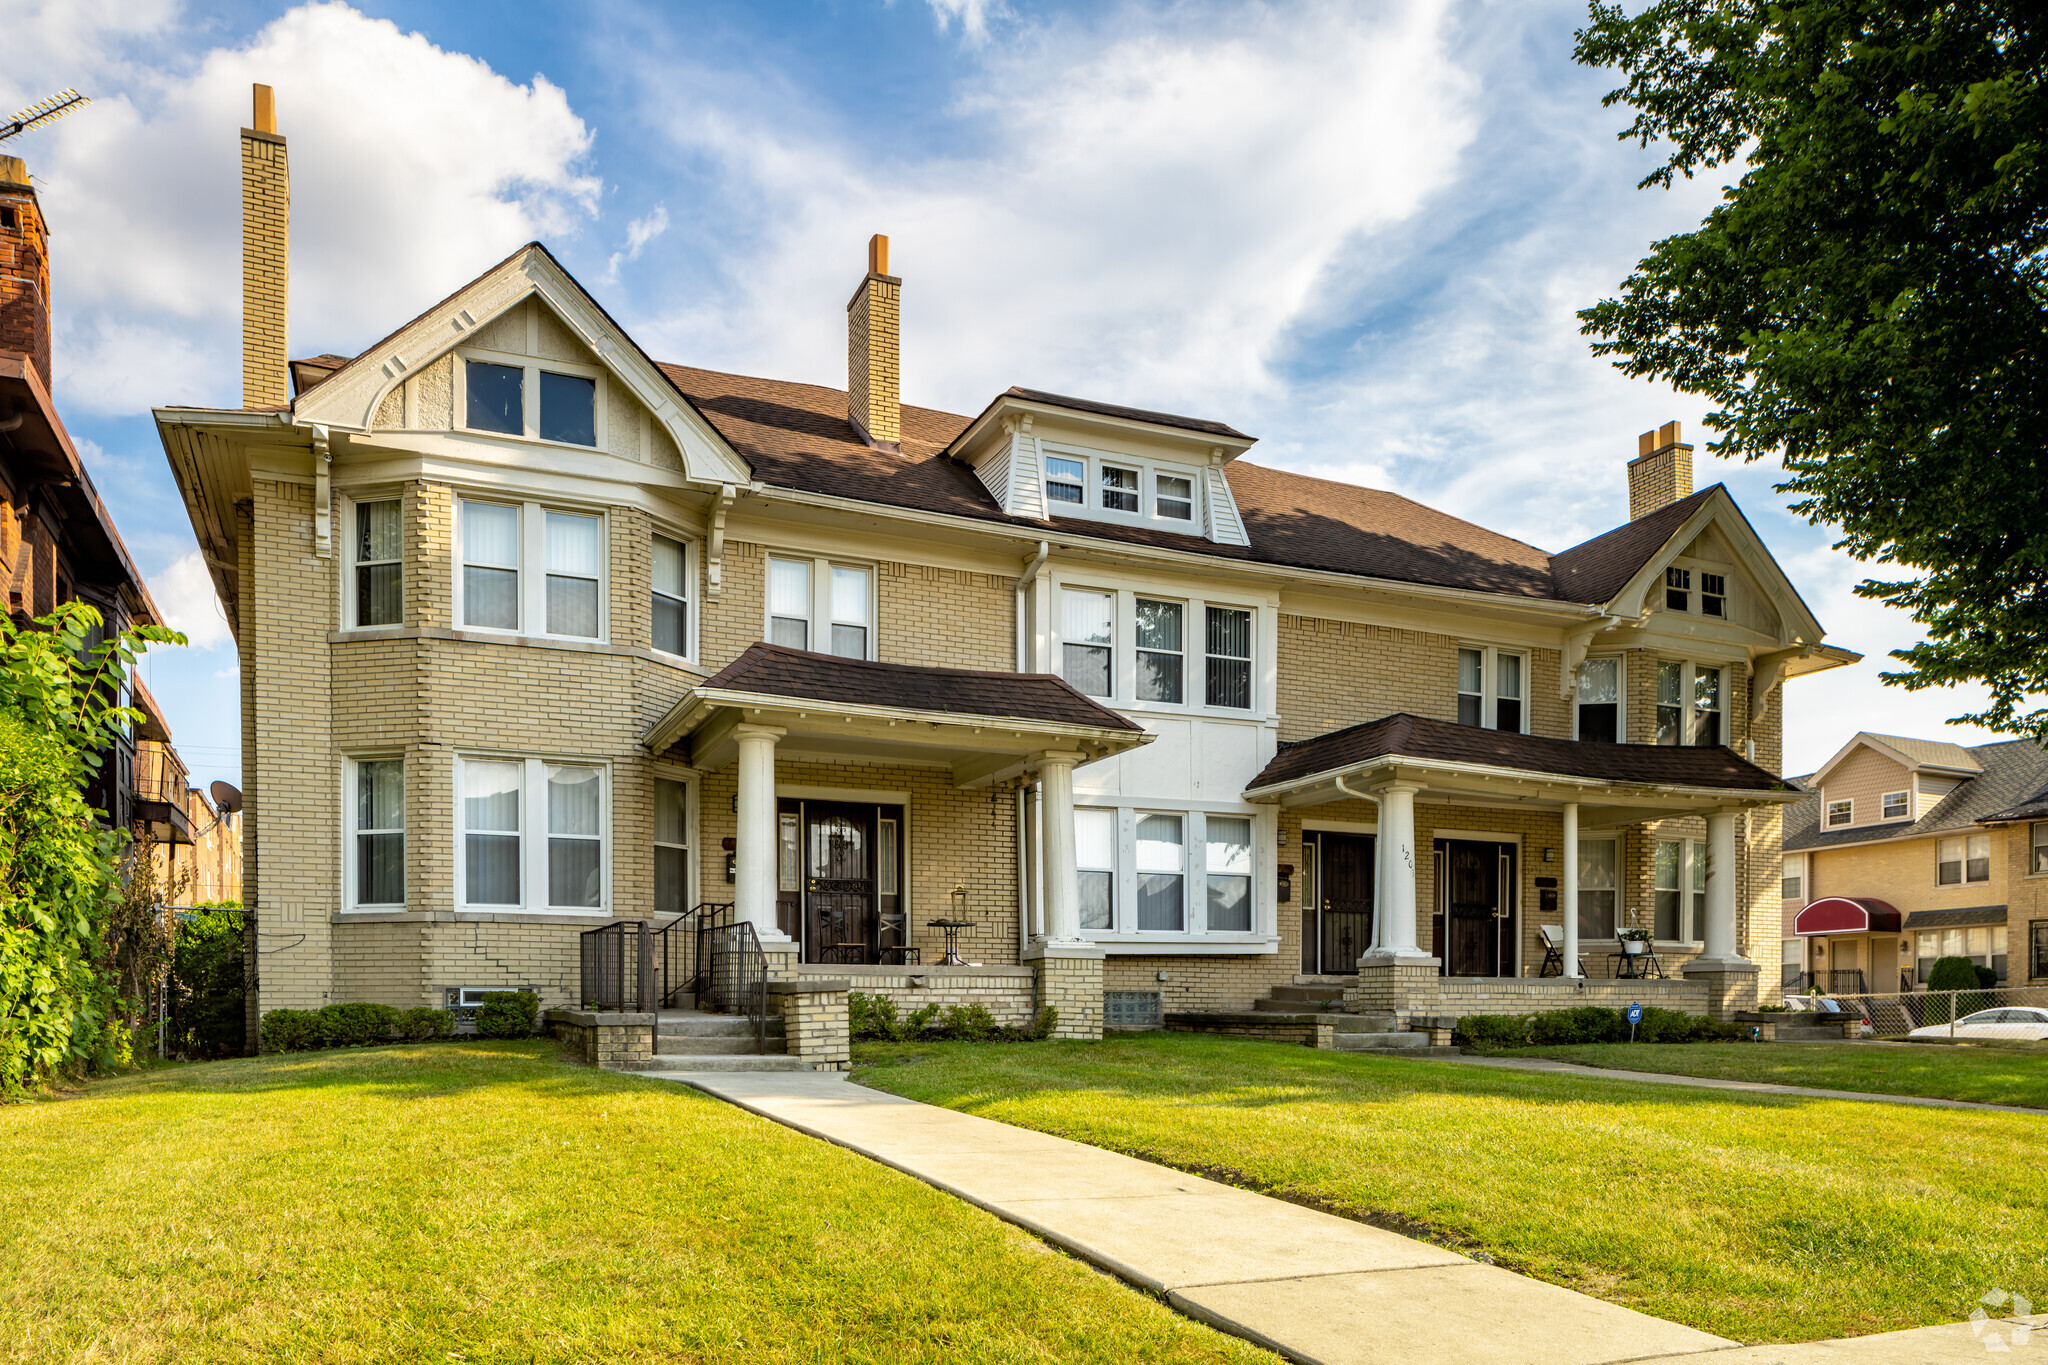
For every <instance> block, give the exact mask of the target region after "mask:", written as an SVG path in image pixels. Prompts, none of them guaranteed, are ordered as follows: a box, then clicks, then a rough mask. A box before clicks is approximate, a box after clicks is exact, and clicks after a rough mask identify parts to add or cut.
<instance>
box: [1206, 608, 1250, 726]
mask: <svg viewBox="0 0 2048 1365" xmlns="http://www.w3.org/2000/svg"><path fill="white" fill-rule="evenodd" d="M1205 610H1206V611H1207V613H1208V622H1207V624H1208V630H1207V640H1206V641H1205V643H1206V645H1207V647H1208V679H1207V688H1206V690H1205V692H1204V694H1203V700H1205V701H1206V702H1208V704H1209V705H1211V706H1228V707H1232V708H1235V709H1238V710H1243V711H1249V710H1250V709H1251V705H1252V614H1251V612H1249V611H1247V610H1245V609H1244V608H1242V607H1208V608H1206V609H1205Z"/></svg>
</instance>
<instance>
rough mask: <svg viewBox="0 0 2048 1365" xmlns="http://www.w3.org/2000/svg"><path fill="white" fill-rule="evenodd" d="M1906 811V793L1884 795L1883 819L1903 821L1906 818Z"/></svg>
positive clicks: (1887, 793)
mask: <svg viewBox="0 0 2048 1365" xmlns="http://www.w3.org/2000/svg"><path fill="white" fill-rule="evenodd" d="M1907 809H1908V806H1907V802H1906V793H1904V792H1886V793H1885V794H1884V806H1883V810H1884V818H1885V819H1887V820H1903V819H1905V818H1906V811H1907Z"/></svg>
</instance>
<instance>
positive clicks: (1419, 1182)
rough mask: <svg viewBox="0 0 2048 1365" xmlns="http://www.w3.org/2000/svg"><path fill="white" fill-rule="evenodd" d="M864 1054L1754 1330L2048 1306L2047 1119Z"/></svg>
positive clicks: (1545, 1085)
mask: <svg viewBox="0 0 2048 1365" xmlns="http://www.w3.org/2000/svg"><path fill="white" fill-rule="evenodd" d="M855 1061H856V1064H857V1068H858V1070H857V1079H859V1080H861V1081H862V1082H863V1083H865V1084H868V1085H873V1086H876V1087H878V1088H880V1089H884V1090H889V1091H893V1092H895V1093H898V1094H902V1095H908V1096H911V1097H913V1098H916V1099H920V1100H925V1101H928V1102H930V1103H933V1104H943V1105H947V1106H950V1107H952V1108H956V1109H962V1110H966V1111H969V1112H972V1113H976V1114H980V1115H983V1116H985V1117H988V1118H993V1119H1000V1120H1002V1121H1004V1122H1007V1123H1014V1124H1018V1125H1021V1126H1023V1127H1027V1128H1036V1129H1040V1130H1043V1131H1045V1132H1050V1133H1058V1134H1060V1135H1062V1136H1065V1137H1070V1138H1076V1139H1079V1140H1081V1141H1084V1142H1090V1143H1094V1144H1096V1145H1098V1146H1102V1147H1109V1148H1113V1149H1115V1150H1118V1151H1123V1152H1129V1153H1133V1154H1136V1155H1139V1156H1146V1157H1151V1158H1153V1159H1155V1160H1160V1161H1164V1162H1166V1163H1167V1164H1169V1165H1173V1166H1177V1167H1180V1168H1182V1169H1186V1170H1194V1171H1202V1172H1206V1173H1210V1174H1216V1175H1219V1177H1220V1178H1224V1179H1234V1180H1235V1181H1236V1183H1240V1184H1244V1185H1247V1186H1250V1187H1251V1188H1255V1189H1264V1190H1270V1191H1273V1192H1275V1193H1277V1194H1280V1195H1282V1196H1284V1197H1287V1198H1292V1199H1297V1200H1302V1201H1304V1202H1309V1203H1313V1204H1316V1205H1318V1206H1320V1207H1324V1208H1328V1209H1332V1210H1334V1211H1337V1212H1341V1213H1346V1214H1350V1215H1353V1216H1357V1217H1363V1218H1367V1219H1370V1220H1372V1221H1375V1222H1379V1223H1382V1224H1383V1225H1385V1226H1391V1227H1396V1228H1400V1229H1403V1230H1409V1229H1423V1230H1427V1232H1428V1234H1429V1235H1433V1236H1435V1237H1436V1238H1438V1239H1439V1240H1441V1241H1443V1242H1445V1243H1447V1244H1450V1245H1453V1246H1456V1247H1459V1248H1461V1249H1464V1250H1467V1251H1471V1252H1484V1253H1486V1254H1488V1255H1490V1256H1491V1257H1492V1258H1493V1259H1494V1260H1496V1261H1497V1262H1499V1263H1500V1264H1502V1265H1506V1266H1509V1267H1511V1268H1513V1269H1516V1270H1521V1271H1524V1272H1526V1273H1528V1274H1532V1275H1536V1276H1540V1277H1541V1278H1543V1279H1546V1280H1551V1281H1554V1282H1556V1283H1559V1284H1564V1285H1569V1286H1571V1287H1573V1288H1577V1289H1581V1290H1584V1291H1586V1292H1587V1293H1591V1294H1596V1295H1598V1296H1600V1297H1602V1298H1606V1299H1610V1300H1612V1301H1614V1302H1617V1303H1624V1304H1627V1305H1629V1306H1630V1307H1633V1308H1639V1309H1641V1310H1643V1311H1644V1312H1647V1313H1654V1314H1656V1315H1658V1316H1659V1317H1665V1318H1671V1319H1674V1320H1676V1321H1679V1322H1684V1323H1688V1324H1690V1325H1692V1326H1694V1327H1699V1328H1703V1329H1704V1330H1706V1331H1709V1332H1717V1333H1720V1334H1722V1335H1724V1336H1730V1337H1735V1338H1738V1339H1741V1340H1745V1341H1806V1340H1813V1339H1816V1338H1822V1337H1833V1336H1845V1335H1860V1334H1864V1333H1869V1332H1879V1331H1886V1330H1889V1329H1893V1328H1900V1327H1911V1326H1920V1325H1925V1324H1930V1323H1937V1322H1953V1321H1955V1320H1957V1319H1959V1318H1962V1317H1965V1316H1967V1315H1968V1313H1969V1311H1970V1309H1971V1308H1973V1307H1975V1306H1976V1304H1977V1298H1978V1296H1979V1295H1980V1294H1983V1293H1984V1292H1985V1291H1986V1290H1988V1289H1990V1288H1992V1287H1994V1286H1997V1287H2000V1288H2004V1289H2006V1290H2009V1291H2018V1292H2021V1293H2024V1294H2026V1295H2027V1296H2028V1297H2029V1298H2031V1299H2033V1300H2034V1301H2035V1302H2037V1303H2041V1302H2048V1180H2043V1179H2042V1178H2041V1162H2042V1154H2043V1153H2044V1152H2048V1117H2044V1118H2035V1117H2034V1116H2032V1115H2025V1114H1996V1113H1972V1112H1968V1111H1961V1110H1946V1109H1942V1110H1936V1109H1914V1108H1907V1107H1903V1106H1897V1105H1878V1104H1860V1103H1854V1102H1849V1101H1833V1100H1802V1099H1794V1098H1788V1097H1777V1096H1748V1095H1730V1094H1727V1093H1725V1092H1720V1091H1712V1090H1693V1089H1685V1088H1681V1087H1675V1086H1668V1085H1656V1084H1651V1083H1647V1082H1638V1083H1630V1082H1627V1081H1616V1080H1609V1079H1606V1078H1595V1077H1585V1078H1581V1077H1574V1076H1558V1075H1550V1074H1544V1073H1536V1072H1514V1071H1502V1070H1493V1069H1488V1068H1482V1067H1474V1066H1463V1065H1457V1064H1452V1063H1433V1062H1427V1061H1405V1060H1391V1059H1385V1058H1376V1057H1371V1056H1364V1055H1359V1054H1355V1053H1331V1052H1316V1051H1313V1050H1310V1049H1306V1048H1302V1047H1296V1046H1288V1045H1284V1044H1278V1043H1258V1042H1250V1041H1245V1040H1240V1039H1230V1038H1205V1037H1196V1036H1191V1035H1182V1034H1141V1035H1133V1036H1129V1037H1124V1038H1117V1039H1113V1040H1111V1041H1108V1042H1103V1043H1098V1044H1061V1043H1055V1044H1041V1045H1036V1046H1000V1045H975V1044H959V1043H952V1044H947V1043H939V1044H902V1045H898V1044H879V1043H878V1044H863V1045H861V1046H860V1047H858V1048H856V1049H855ZM1230 1173H1235V1174H1230Z"/></svg>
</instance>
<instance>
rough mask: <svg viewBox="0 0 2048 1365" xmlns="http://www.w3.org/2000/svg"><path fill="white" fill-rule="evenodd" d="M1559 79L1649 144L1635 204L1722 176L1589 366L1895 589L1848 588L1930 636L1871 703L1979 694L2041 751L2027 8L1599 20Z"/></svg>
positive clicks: (2040, 198)
mask: <svg viewBox="0 0 2048 1365" xmlns="http://www.w3.org/2000/svg"><path fill="white" fill-rule="evenodd" d="M1576 55H1577V57H1578V60H1579V61H1580V62H1582V63H1585V64H1587V65H1591V66H1601V67H1614V68H1618V69H1619V70H1620V72H1621V73H1622V74H1623V75H1624V76H1625V78H1626V81H1627V83H1626V84H1625V85H1624V86H1623V87H1622V88H1620V89H1618V90H1616V91H1614V92H1613V93H1612V94H1610V95H1609V96H1608V97H1607V103H1608V104H1610V105H1612V104H1615V103H1626V104H1627V105H1629V106H1631V107H1632V108H1633V109H1634V110H1635V114H1636V117H1635V120H1634V122H1633V123H1632V124H1631V125H1630V126H1629V127H1628V128H1627V129H1626V130H1625V131H1624V132H1623V133H1622V134H1621V136H1622V137H1623V138H1624V139H1635V140H1638V141H1640V142H1641V143H1642V144H1643V145H1644V146H1649V145H1650V144H1652V143H1661V144H1664V145H1665V146H1666V147H1668V149H1669V155H1668V157H1667V159H1666V160H1665V162H1664V164H1663V165H1661V166H1659V167H1658V168H1657V169H1656V170H1655V171H1653V172H1652V173H1651V174H1650V175H1649V176H1648V177H1647V178H1645V180H1644V181H1643V185H1644V186H1646V187H1647V186H1652V185H1661V186H1667V187H1668V186H1669V185H1670V184H1671V183H1672V181H1673V178H1674V177H1675V176H1679V175H1683V176H1686V177H1688V178H1690V177H1692V176H1693V175H1695V174H1697V173H1699V172H1702V171H1710V170H1713V169H1715V168H1718V167H1721V166H1737V165H1739V166H1740V168H1741V170H1742V175H1741V178H1740V179H1739V180H1738V181H1737V182H1736V183H1735V184H1733V185H1732V186H1729V187H1728V188H1727V189H1726V191H1725V193H1724V195H1723V198H1722V202H1721V203H1720V204H1718V205H1717V206H1716V207H1715V208H1714V209H1713V211H1712V212H1711V213H1710V214H1709V215H1708V216H1707V218H1706V220H1705V221H1704V222H1703V223H1701V225H1700V226H1699V228H1698V229H1697V230H1696V231H1693V232H1689V233H1684V234H1681V235H1679V236H1675V237H1670V238H1666V239H1665V240H1663V241H1661V242H1658V243H1656V244H1655V245H1654V246H1653V247H1652V249H1651V254H1650V255H1649V256H1648V257H1647V258H1645V259H1644V260H1643V261H1641V262H1640V263H1639V264H1638V265H1637V267H1636V269H1635V271H1634V272H1633V273H1632V274H1631V275H1630V276H1629V277H1628V279H1627V280H1626V281H1625V282H1624V283H1623V285H1622V287H1621V291H1620V294H1619V296H1618V297H1615V298H1610V299H1607V300H1605V301H1603V302H1601V303H1599V304H1596V305H1595V306H1593V307H1591V308H1588V309H1586V310H1584V311H1583V312H1581V313H1580V314H1579V317H1580V319H1581V321H1582V323H1583V324H1584V326H1583V330H1584V331H1585V332H1586V333H1587V334H1589V335H1591V336H1594V337H1595V338H1597V340H1596V341H1595V343H1594V348H1593V349H1594V351H1595V353H1596V354H1600V355H1606V356H1611V357H1614V359H1615V363H1616V365H1617V366H1618V367H1619V368H1621V369H1622V370H1624V371H1626V372H1627V373H1630V374H1633V375H1643V376H1655V377H1659V378H1663V379H1666V380H1669V381H1670V382H1671V383H1673V384H1675V385H1676V386H1677V387H1679V388H1680V389H1683V390H1685V391H1687V392H1691V393H1696V394H1700V395H1702V396H1704V397H1706V398H1708V399H1709V400H1711V401H1712V402H1713V403H1714V404H1716V405H1717V406H1716V410H1715V411H1713V412H1712V413H1711V414H1710V415H1709V417H1708V418H1707V424H1708V426H1709V427H1710V428H1712V429H1713V430H1714V431H1716V432H1717V433H1719V436H1718V439H1716V440H1715V441H1714V443H1713V446H1712V448H1713V449H1714V450H1715V451H1717V452H1719V453H1722V454H1726V455H1732V456H1738V457H1741V458H1743V459H1748V460H1755V459H1759V458H1764V457H1769V456H1773V455H1778V456H1781V457H1782V459H1783V460H1784V467H1785V470H1786V473H1787V476H1788V477H1787V481H1786V483H1785V484H1783V485H1781V487H1782V488H1784V489H1786V490H1788V491H1791V492H1793V493H1795V494H1797V495H1799V501H1797V502H1795V504H1794V510H1795V511H1798V512H1800V513H1801V514H1803V515H1805V516H1807V517H1808V518H1809V519H1810V520H1812V521H1814V522H1816V523H1825V524H1828V525H1831V526H1834V527H1836V528H1838V529H1839V530H1840V532H1841V536H1842V539H1841V542H1840V545H1841V547H1842V548H1846V549H1847V550H1849V551H1850V552H1851V553H1852V554H1854V555H1856V556H1857V557H1858V558H1861V559H1864V560H1866V561H1873V562H1875V563H1878V564H1887V565H1896V566H1898V567H1899V568H1900V569H1902V570H1905V571H1906V572H1905V573H1891V574H1887V576H1885V577H1883V578H1874V579H1871V580H1868V581H1865V582H1864V583H1862V584H1861V585H1859V587H1858V588H1857V591H1858V592H1859V593H1861V594H1862V595H1864V596H1866V597H1872V598H1877V599H1879V600H1882V601H1885V602H1888V603H1891V604H1894V605H1897V606H1900V607H1904V608H1906V609H1907V610H1909V611H1911V612H1912V614H1913V617H1914V619H1915V620H1916V621H1918V622H1920V623H1921V624H1922V625H1923V626H1924V627H1925V629H1926V633H1927V639H1926V640H1925V641H1924V642H1923V643H1921V644H1919V645H1916V646H1914V647H1912V648H1910V649H1906V650H1899V651H1894V657H1895V658H1898V659H1900V660H1902V661H1903V662H1904V663H1905V664H1906V665H1907V667H1905V668H1904V669H1902V670H1899V671H1896V672H1888V673H1886V674H1885V675H1884V678H1885V680H1886V681H1887V682H1892V683H1898V684H1900V685H1903V686H1905V687H1907V688H1909V689H1918V688H1923V687H1936V686H1944V685H1948V684H1952V683H1959V682H1971V681H1977V682H1983V683H1985V684H1987V685H1988V686H1989V688H1990V691H1991V697H1992V701H1991V705H1990V707H1989V708H1988V709H1987V710H1986V711H1985V712H1983V713H1982V714H1979V715H1975V716H1971V717H1968V718H1967V719H1969V720H1972V721H1976V722H1978V723H1980V724H1984V725H1987V726H1990V727H1993V728H1996V729H2002V730H2007V731H2011V732H2016V733H2032V734H2034V735H2035V736H2037V737H2041V738H2044V739H2048V709H2043V708H2041V707H2039V706H2038V705H2037V704H2036V702H2035V700H2033V699H2037V698H2038V697H2039V696H2040V695H2041V694H2042V693H2044V692H2048V478H2044V473H2048V470H2044V468H2043V463H2044V459H2043V449H2044V446H2048V402H2044V398H2048V393H2044V383H2043V381H2044V377H2048V368H2044V367H2048V308H2044V304H2048V294H2044V266H2048V257H2044V245H2048V164H2044V143H2048V89H2044V79H2048V8H2044V9H2041V10H2036V9H2035V8H2033V6H2031V5H2028V4H2022V3H2019V0H1996V2H1992V3H1981V2H1980V3H1969V2H1968V0H1964V2H1962V3H1933V0H1801V2H1798V3H1782V4H1773V3H1758V2H1757V0H1657V2H1656V3H1653V4H1650V5H1648V6H1647V7H1645V8H1644V9H1643V10H1642V11H1641V13H1639V14H1637V15H1635V16H1634V17H1630V16H1628V15H1626V14H1624V13H1623V12H1622V10H1621V9H1620V8H1619V7H1618V6H1610V5H1604V4H1600V3H1598V0H1595V3H1593V5H1592V8H1591V21H1590V23H1589V25H1588V26H1587V28H1585V29H1584V30H1582V31H1581V32H1580V33H1579V35H1578V48H1577V54H1576ZM2030 706H2032V707H2033V708H2034V709H2031V710H2029V709H2028V708H2029V707H2030Z"/></svg>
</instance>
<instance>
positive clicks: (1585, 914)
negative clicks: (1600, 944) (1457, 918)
mask: <svg viewBox="0 0 2048 1365" xmlns="http://www.w3.org/2000/svg"><path fill="white" fill-rule="evenodd" d="M1619 866H1620V859H1619V858H1618V857H1617V856H1616V849H1615V841H1614V840H1612V839H1581V840H1579V905H1578V915H1579V941H1580V942H1582V943H1583V942H1585V941H1587V940H1589V939H1603V938H1613V937H1614V930H1615V925H1616V920H1617V911H1618V910H1619V908H1620V897H1621V880H1620V877H1619V875H1618V868H1619Z"/></svg>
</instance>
